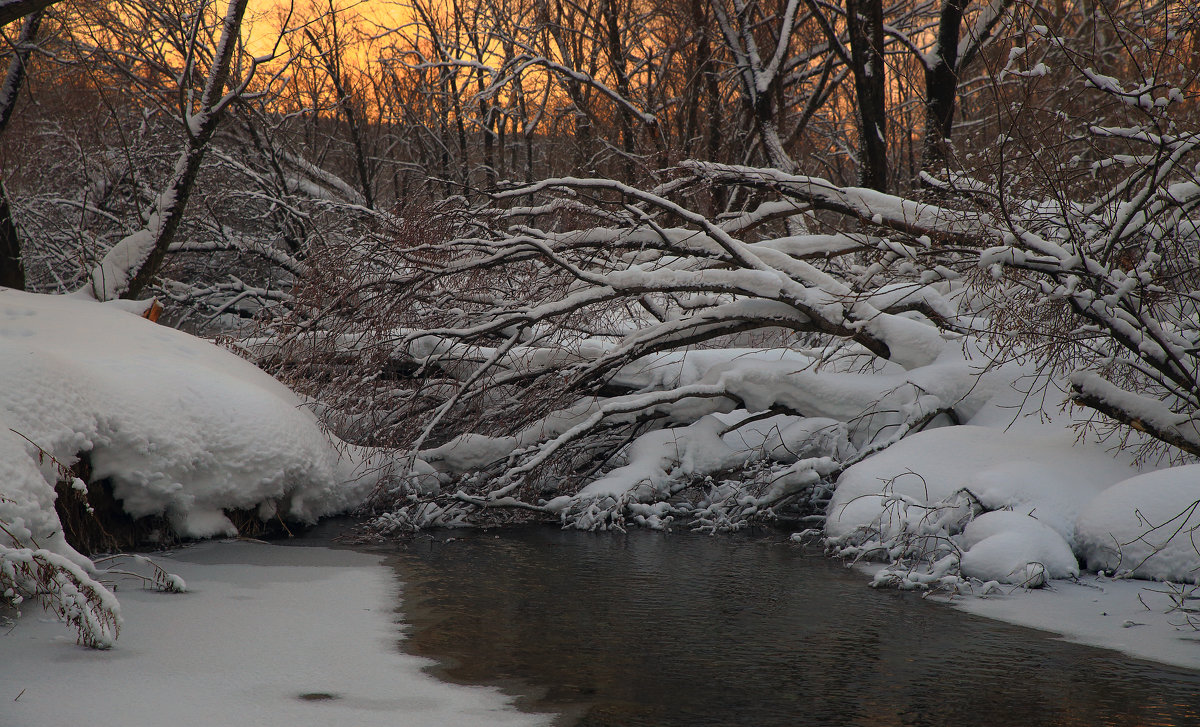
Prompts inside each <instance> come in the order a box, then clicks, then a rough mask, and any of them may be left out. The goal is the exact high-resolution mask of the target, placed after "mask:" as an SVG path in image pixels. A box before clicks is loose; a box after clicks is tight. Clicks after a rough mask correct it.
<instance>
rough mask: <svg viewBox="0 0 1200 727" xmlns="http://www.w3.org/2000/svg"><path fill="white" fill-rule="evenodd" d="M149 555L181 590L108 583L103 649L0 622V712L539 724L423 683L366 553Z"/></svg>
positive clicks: (190, 719)
mask: <svg viewBox="0 0 1200 727" xmlns="http://www.w3.org/2000/svg"><path fill="white" fill-rule="evenodd" d="M155 560H156V562H158V563H159V564H160V565H162V566H163V567H164V568H166V569H167V570H169V571H171V572H174V573H177V574H179V575H180V576H182V577H183V578H184V579H185V580H186V581H187V583H188V592H187V593H183V594H164V593H159V592H155V591H147V590H142V589H141V588H140V587H139V586H137V585H136V584H134V583H129V584H121V586H120V590H119V591H118V592H119V594H120V596H121V603H122V613H123V615H124V617H125V623H124V626H123V627H122V629H121V635H120V638H119V639H118V640H117V642H116V645H115V646H114V647H113V648H112V649H111V650H106V651H100V650H95V649H87V648H84V647H82V646H78V645H76V644H75V641H74V636H73V635H72V634H71V632H70V630H69V629H66V628H64V627H63V625H62V624H61V623H59V622H57V621H55V620H54V619H53V618H52V617H50V616H48V615H47V614H46V613H44V612H42V611H41V609H40V608H39V607H38V606H37V605H36V604H32V603H30V604H26V607H25V609H24V610H25V615H24V616H23V617H21V618H20V619H18V620H17V623H16V625H15V626H14V627H12V628H11V629H7V630H6V631H5V632H4V633H2V634H0V654H3V658H0V702H3V703H4V704H5V705H6V706H5V707H4V710H3V712H4V716H5V723H6V724H9V723H11V724H20V725H24V727H58V726H60V725H64V724H99V723H104V724H120V725H123V727H143V726H145V727H150V726H151V725H161V724H163V723H164V722H169V723H170V724H172V725H174V726H175V727H185V726H187V725H196V727H211V725H218V724H228V725H232V724H252V725H255V726H256V727H271V726H273V725H279V726H281V727H283V726H286V727H300V726H302V725H309V724H348V725H349V724H353V725H356V726H362V727H371V726H372V725H379V726H380V727H384V726H386V727H396V726H397V725H402V726H403V725H411V726H413V727H416V726H418V725H429V726H431V727H432V726H435V725H439V726H440V725H450V724H453V725H462V726H465V727H469V726H471V725H480V726H481V727H482V726H485V725H487V726H490V725H501V726H503V725H512V726H513V727H516V726H518V725H521V726H523V725H538V724H545V723H546V722H547V721H548V719H547V718H546V717H543V716H540V715H531V714H526V713H521V712H518V711H517V710H516V709H515V708H514V707H512V706H511V700H509V699H508V698H506V697H505V696H504V695H502V694H501V693H500V692H498V691H497V690H495V689H490V688H483V687H464V686H457V685H451V684H447V683H444V682H441V681H438V680H437V679H436V678H435V677H433V676H431V675H430V674H427V673H426V672H425V671H424V669H425V668H426V667H427V666H428V665H429V664H430V662H428V661H427V660H425V659H421V658H419V657H415V656H411V655H408V654H405V653H403V652H402V651H401V650H400V649H399V648H398V647H397V645H396V644H397V641H398V640H399V639H400V638H401V634H402V629H401V627H400V626H399V625H398V623H397V617H396V614H395V603H396V596H397V584H396V581H395V577H394V575H393V573H392V571H391V570H390V569H388V568H387V567H385V566H383V565H382V564H381V562H380V561H381V559H380V558H379V557H377V556H372V555H368V554H364V553H358V552H353V551H349V550H332V549H328V548H322V547H288V546H274V545H265V544H259V543H252V542H228V541H226V542H206V543H201V544H198V545H195V546H192V547H188V548H184V549H181V550H178V551H174V552H172V553H171V554H169V555H168V556H167V557H156V558H155ZM126 589H128V590H126ZM305 695H307V697H306V696H305ZM329 697H332V698H329ZM9 720H11V722H9ZM97 720H99V721H97Z"/></svg>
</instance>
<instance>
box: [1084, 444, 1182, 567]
mask: <svg viewBox="0 0 1200 727" xmlns="http://www.w3.org/2000/svg"><path fill="white" fill-rule="evenodd" d="M1075 538H1076V542H1077V544H1078V548H1079V552H1080V555H1081V557H1082V558H1083V559H1084V561H1085V562H1086V563H1087V567H1088V569H1089V570H1111V571H1116V572H1118V573H1123V574H1127V575H1132V576H1135V577H1138V578H1152V579H1161V580H1171V581H1184V582H1194V583H1200V464H1194V465H1187V466H1184V467H1174V468H1171V469H1164V470H1159V471H1157V472H1150V473H1148V474H1144V475H1138V476H1137V477H1131V478H1129V479H1127V480H1125V481H1123V482H1120V483H1118V484H1116V485H1114V486H1113V487H1111V488H1109V489H1107V490H1105V491H1104V492H1103V493H1101V494H1100V495H1099V496H1098V497H1096V498H1095V499H1094V500H1092V502H1091V503H1090V504H1089V505H1088V507H1087V508H1086V509H1085V510H1084V511H1083V514H1082V515H1081V516H1080V517H1079V521H1078V523H1077V527H1076V535H1075Z"/></svg>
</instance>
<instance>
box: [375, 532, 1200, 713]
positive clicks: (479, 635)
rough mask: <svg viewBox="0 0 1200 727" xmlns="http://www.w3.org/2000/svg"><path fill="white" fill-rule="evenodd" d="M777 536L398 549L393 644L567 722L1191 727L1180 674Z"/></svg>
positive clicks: (567, 535)
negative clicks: (398, 613)
mask: <svg viewBox="0 0 1200 727" xmlns="http://www.w3.org/2000/svg"><path fill="white" fill-rule="evenodd" d="M780 540H781V538H779V537H774V538H770V537H757V538H755V537H744V538H743V537H736V538H728V537H720V538H710V537H703V536H691V535H685V534H672V535H665V536H664V535H661V534H656V533H647V532H641V531H634V532H630V533H628V534H625V535H622V534H600V535H593V534H586V533H577V532H561V531H558V530H543V529H537V530H528V531H520V532H508V533H505V534H504V535H502V536H500V537H497V536H496V535H495V534H494V533H470V534H465V535H462V534H456V535H455V539H454V540H451V541H450V542H445V536H442V537H441V538H438V539H436V540H428V539H426V540H418V541H414V542H412V543H409V544H407V545H404V546H401V547H400V549H399V551H398V552H397V553H396V554H395V555H394V557H393V558H392V563H393V565H394V567H395V568H396V569H397V571H398V573H399V576H400V578H401V579H402V581H403V582H404V608H403V613H404V615H405V619H406V621H408V622H409V623H410V624H411V627H410V632H409V638H408V639H407V640H406V641H405V642H404V648H406V649H407V650H409V651H412V652H414V653H417V654H421V655H424V656H429V657H432V658H434V659H437V660H438V661H439V662H440V663H441V665H442V666H441V667H440V668H439V671H440V673H441V674H442V675H443V676H444V677H445V678H448V679H451V680H454V681H460V682H465V683H488V684H501V685H503V686H506V687H507V688H509V689H510V690H512V691H514V692H516V693H519V694H523V695H525V697H526V698H525V700H524V704H525V706H527V707H530V708H534V709H540V710H552V711H559V712H563V713H564V714H566V715H567V716H566V717H564V718H563V719H562V720H561V721H563V723H565V724H578V725H589V726H590V725H622V726H634V725H654V726H655V727H666V726H669V725H689V726H692V725H754V726H759V725H762V726H767V725H789V726H796V725H872V726H877V725H885V726H886V725H946V724H954V725H997V726H999V725H1019V726H1020V727H1033V726H1035V725H1081V726H1082V725H1087V726H1088V727H1091V726H1093V725H1186V724H1193V725H1196V724H1200V674H1197V673H1194V672H1188V671H1184V670H1177V669H1171V668H1168V667H1160V666H1156V665H1153V664H1148V663H1142V662H1137V661H1132V660H1129V659H1125V658H1123V657H1121V656H1120V655H1117V654H1113V653H1110V652H1106V651H1102V650H1097V649H1089V648H1086V647H1081V646H1076V645H1072V644H1066V643H1063V642H1059V641H1055V640H1052V639H1050V638H1048V637H1047V636H1045V635H1043V634H1039V633H1038V632H1034V631H1029V630H1026V629H1021V628H1018V627H1014V626H1006V625H1004V624H1000V623H996V622H993V621H988V620H985V619H980V618H975V617H972V616H968V615H964V614H961V613H957V612H953V611H951V610H949V609H947V608H945V607H941V606H937V605H935V604H929V603H925V602H922V601H921V600H920V599H919V598H916V597H912V596H908V595H905V594H899V593H896V592H887V591H874V590H871V589H869V588H868V587H867V586H866V585H865V579H864V578H863V576H862V575H860V574H855V573H852V572H847V571H846V570H844V569H843V568H842V567H841V566H840V565H838V564H836V563H833V562H831V561H829V560H827V559H825V558H822V557H819V556H812V555H807V556H806V555H804V554H802V553H801V552H800V551H799V550H798V549H797V548H796V547H795V546H793V545H790V544H786V543H782V542H780Z"/></svg>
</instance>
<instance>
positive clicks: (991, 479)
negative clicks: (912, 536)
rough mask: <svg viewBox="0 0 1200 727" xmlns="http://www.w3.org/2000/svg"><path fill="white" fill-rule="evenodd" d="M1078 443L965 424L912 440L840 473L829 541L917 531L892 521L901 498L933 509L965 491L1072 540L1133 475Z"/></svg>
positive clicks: (1064, 434)
mask: <svg viewBox="0 0 1200 727" xmlns="http://www.w3.org/2000/svg"><path fill="white" fill-rule="evenodd" d="M1073 444H1074V433H1073V432H1070V431H1066V430H1060V431H1057V432H1055V431H1053V430H1043V429H1040V428H1039V429H1036V430H1034V431H1030V432H1020V431H1008V432H1005V431H1001V430H998V429H992V428H988V427H979V426H973V425H963V426H957V427H943V428H940V429H931V430H928V431H924V432H920V433H918V434H914V435H912V436H910V437H908V438H907V439H904V440H901V441H900V442H898V443H897V444H895V445H893V446H891V447H890V448H888V449H886V450H884V451H883V452H881V453H879V454H877V455H875V456H873V457H871V458H869V459H867V460H865V461H863V462H860V463H859V464H856V465H854V466H853V467H851V468H849V469H847V470H846V471H845V473H843V474H842V476H841V478H840V479H839V480H838V484H837V491H836V492H835V494H834V497H833V500H832V501H831V502H830V505H829V510H828V520H827V522H826V525H825V534H826V536H828V537H829V538H831V539H833V540H835V541H843V540H847V539H851V538H853V537H855V536H856V534H858V533H860V532H862V531H864V530H878V529H880V528H883V529H884V530H892V531H894V530H897V529H899V528H902V527H912V526H913V525H914V523H912V522H907V521H905V522H898V521H895V520H894V519H893V514H895V513H897V510H896V508H894V507H889V504H891V503H893V502H894V501H895V498H896V497H898V496H899V497H903V498H908V499H910V500H911V501H914V502H915V503H917V504H919V505H920V506H922V507H932V506H934V505H935V504H937V503H939V502H943V501H948V500H950V499H951V498H952V497H953V496H954V495H956V493H959V492H960V491H963V490H965V491H966V493H964V494H967V493H969V497H971V498H974V499H976V500H977V501H978V502H979V504H980V505H982V506H983V508H984V509H987V510H998V509H1004V508H1011V509H1012V510H1014V511H1015V512H1019V513H1021V514H1025V515H1028V514H1032V515H1034V516H1035V517H1036V518H1037V519H1038V521H1040V522H1041V523H1043V524H1045V525H1047V526H1049V527H1050V528H1052V529H1053V530H1054V531H1055V532H1057V533H1058V534H1059V535H1061V536H1062V537H1063V538H1064V539H1066V540H1068V541H1070V539H1072V538H1073V535H1074V531H1075V519H1076V517H1078V515H1079V513H1080V511H1081V510H1082V508H1083V507H1085V506H1086V504H1087V503H1088V502H1089V501H1090V500H1091V499H1092V498H1093V497H1095V496H1096V495H1098V494H1099V493H1100V492H1102V491H1103V490H1105V489H1106V488H1108V487H1109V486H1110V485H1112V484H1114V483H1116V482H1119V481H1120V480H1123V479H1125V478H1127V477H1129V476H1130V475H1132V474H1134V472H1133V470H1131V469H1130V468H1129V467H1127V466H1125V465H1124V464H1121V463H1119V462H1117V461H1114V460H1113V458H1112V457H1111V456H1110V455H1109V454H1107V453H1106V452H1105V451H1103V450H1102V449H1100V448H1098V447H1092V446H1086V445H1080V446H1073ZM924 516H925V512H924V511H923V510H919V511H916V512H912V513H911V514H910V515H909V517H910V518H914V517H924ZM906 523H907V524H906Z"/></svg>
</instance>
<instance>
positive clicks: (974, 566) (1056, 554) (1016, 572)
mask: <svg viewBox="0 0 1200 727" xmlns="http://www.w3.org/2000/svg"><path fill="white" fill-rule="evenodd" d="M961 543H962V547H963V554H962V560H961V565H962V574H963V576H965V577H967V578H978V579H979V580H981V581H999V582H1001V583H1016V584H1030V585H1040V584H1042V583H1043V582H1044V581H1045V579H1046V578H1071V577H1074V576H1077V575H1079V564H1078V563H1077V562H1076V561H1075V555H1074V554H1073V553H1072V552H1071V546H1070V545H1068V544H1067V541H1066V540H1064V539H1063V537H1062V535H1060V534H1059V533H1057V532H1056V531H1055V530H1054V529H1052V528H1050V527H1049V526H1048V525H1046V524H1045V523H1043V522H1042V521H1040V520H1038V519H1037V518H1034V517H1032V516H1030V515H1025V514H1022V513H1019V512H1013V511H1011V510H995V511H992V512H987V513H984V514H982V515H980V516H979V517H977V518H975V519H974V520H972V521H971V522H970V523H969V524H968V525H967V527H966V528H964V529H963V533H962V538H961Z"/></svg>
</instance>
